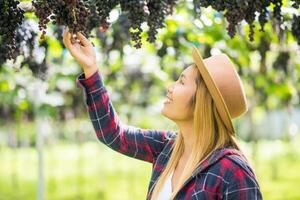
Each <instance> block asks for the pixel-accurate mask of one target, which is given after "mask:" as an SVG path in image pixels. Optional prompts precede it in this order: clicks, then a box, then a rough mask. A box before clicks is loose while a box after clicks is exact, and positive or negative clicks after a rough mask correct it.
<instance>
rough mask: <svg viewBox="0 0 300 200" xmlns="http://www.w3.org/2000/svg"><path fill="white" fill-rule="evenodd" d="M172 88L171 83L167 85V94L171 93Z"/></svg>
mask: <svg viewBox="0 0 300 200" xmlns="http://www.w3.org/2000/svg"><path fill="white" fill-rule="evenodd" d="M172 90H173V84H171V85H169V86H168V87H167V93H168V94H170V93H172Z"/></svg>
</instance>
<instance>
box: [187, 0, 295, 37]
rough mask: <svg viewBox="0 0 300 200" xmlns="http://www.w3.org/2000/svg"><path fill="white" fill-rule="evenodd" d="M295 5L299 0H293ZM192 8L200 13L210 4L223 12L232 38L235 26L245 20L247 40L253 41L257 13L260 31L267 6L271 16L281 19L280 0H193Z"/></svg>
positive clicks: (265, 18)
mask: <svg viewBox="0 0 300 200" xmlns="http://www.w3.org/2000/svg"><path fill="white" fill-rule="evenodd" d="M294 1H295V5H297V2H298V4H299V0H294ZM193 3H194V10H195V11H196V12H199V13H201V10H200V8H201V7H205V8H207V7H209V6H211V7H212V8H213V9H215V10H216V11H218V12H222V13H224V17H225V18H226V20H227V21H228V23H229V24H228V26H227V28H226V29H227V32H228V34H229V36H230V37H231V38H232V37H234V36H235V34H236V26H237V25H238V24H239V23H240V22H241V21H243V20H245V21H246V22H247V23H248V24H249V27H250V32H249V40H250V41H253V35H254V28H255V25H254V24H253V23H254V21H255V19H256V15H258V21H259V24H260V27H261V28H260V31H264V25H265V23H266V22H267V21H268V17H269V15H270V13H269V10H268V7H269V6H270V5H271V4H272V5H273V7H274V8H273V12H272V14H273V17H274V18H275V19H277V20H278V21H279V23H281V21H282V18H283V17H282V13H281V7H282V0H233V1H224V0H216V1H209V0H193Z"/></svg>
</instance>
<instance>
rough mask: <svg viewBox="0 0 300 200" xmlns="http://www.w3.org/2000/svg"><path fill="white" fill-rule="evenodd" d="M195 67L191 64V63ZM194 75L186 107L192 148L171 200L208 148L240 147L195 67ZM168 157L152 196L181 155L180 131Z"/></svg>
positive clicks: (157, 191)
mask: <svg viewBox="0 0 300 200" xmlns="http://www.w3.org/2000/svg"><path fill="white" fill-rule="evenodd" d="M193 66H194V67H196V65H195V64H193ZM195 71H197V78H196V80H195V81H196V85H197V89H196V92H195V94H194V95H193V97H192V98H191V100H190V102H189V104H188V105H187V106H188V107H189V108H190V109H193V110H194V130H195V131H194V133H195V135H194V136H192V137H194V138H195V140H193V141H194V143H193V147H192V152H191V154H190V157H189V159H188V161H187V163H186V165H185V168H184V170H183V172H182V174H181V177H180V179H179V181H178V183H177V184H176V188H174V191H173V193H172V195H171V200H173V199H174V197H175V195H176V194H177V193H178V191H179V190H180V189H181V187H182V186H183V184H184V182H185V181H186V180H187V179H188V178H189V177H190V176H191V175H192V173H193V171H194V169H195V168H196V167H197V166H198V165H199V164H200V163H201V162H202V161H203V160H205V158H207V157H208V156H209V155H210V153H211V152H213V151H214V150H215V149H218V148H220V147H224V146H226V145H229V146H232V147H234V148H236V149H238V150H240V148H239V146H238V144H237V142H236V138H235V133H230V132H229V131H228V130H227V129H226V127H225V126H224V124H223V122H222V120H221V118H220V115H219V114H218V111H217V108H216V106H215V104H214V102H213V99H212V97H211V95H210V93H209V91H208V89H207V87H206V85H205V83H204V81H203V79H202V77H201V75H200V73H199V71H198V69H197V70H195ZM172 148H173V150H172V153H171V157H170V159H169V161H168V163H167V165H166V168H165V169H164V171H163V172H162V173H161V175H160V176H159V177H158V180H157V183H156V185H155V186H154V189H153V193H152V198H151V199H152V200H155V199H156V198H157V196H158V193H159V191H160V189H161V188H162V186H163V183H164V182H165V180H166V178H167V176H168V175H169V174H170V173H171V172H172V171H173V170H174V169H175V167H176V165H177V163H178V161H179V159H180V157H181V155H182V154H183V151H184V141H183V136H182V133H181V132H180V131H179V133H178V135H177V136H176V139H175V141H174V143H173V147H172Z"/></svg>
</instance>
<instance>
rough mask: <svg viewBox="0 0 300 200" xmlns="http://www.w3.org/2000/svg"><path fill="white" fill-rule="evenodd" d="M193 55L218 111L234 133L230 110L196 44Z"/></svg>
mask: <svg viewBox="0 0 300 200" xmlns="http://www.w3.org/2000/svg"><path fill="white" fill-rule="evenodd" d="M192 56H193V59H194V62H195V64H196V66H197V68H198V69H199V71H200V74H201V76H202V78H203V80H204V82H205V84H206V87H207V89H208V90H209V92H210V94H211V96H212V98H213V101H214V102H215V105H216V107H217V111H218V113H219V115H220V117H221V118H222V120H223V123H224V125H225V126H226V128H227V129H228V130H229V131H230V132H231V133H233V134H234V133H235V130H234V127H233V124H232V120H231V116H230V113H229V110H228V108H227V106H226V104H225V101H224V99H223V97H222V95H221V92H220V90H219V89H218V87H217V85H216V83H215V81H214V80H213V78H212V76H211V74H210V73H209V71H208V69H207V67H206V66H205V63H204V61H203V58H202V56H201V54H200V52H199V51H198V49H197V48H196V47H195V46H193V49H192Z"/></svg>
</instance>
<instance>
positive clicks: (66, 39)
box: [63, 27, 72, 49]
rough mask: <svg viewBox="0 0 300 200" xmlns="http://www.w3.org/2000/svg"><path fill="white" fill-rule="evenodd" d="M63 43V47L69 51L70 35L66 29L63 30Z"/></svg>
mask: <svg viewBox="0 0 300 200" xmlns="http://www.w3.org/2000/svg"><path fill="white" fill-rule="evenodd" d="M63 42H64V44H65V46H66V47H67V48H68V49H70V47H71V45H72V44H71V34H70V32H69V29H68V27H67V28H66V29H65V30H64V34H63Z"/></svg>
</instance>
